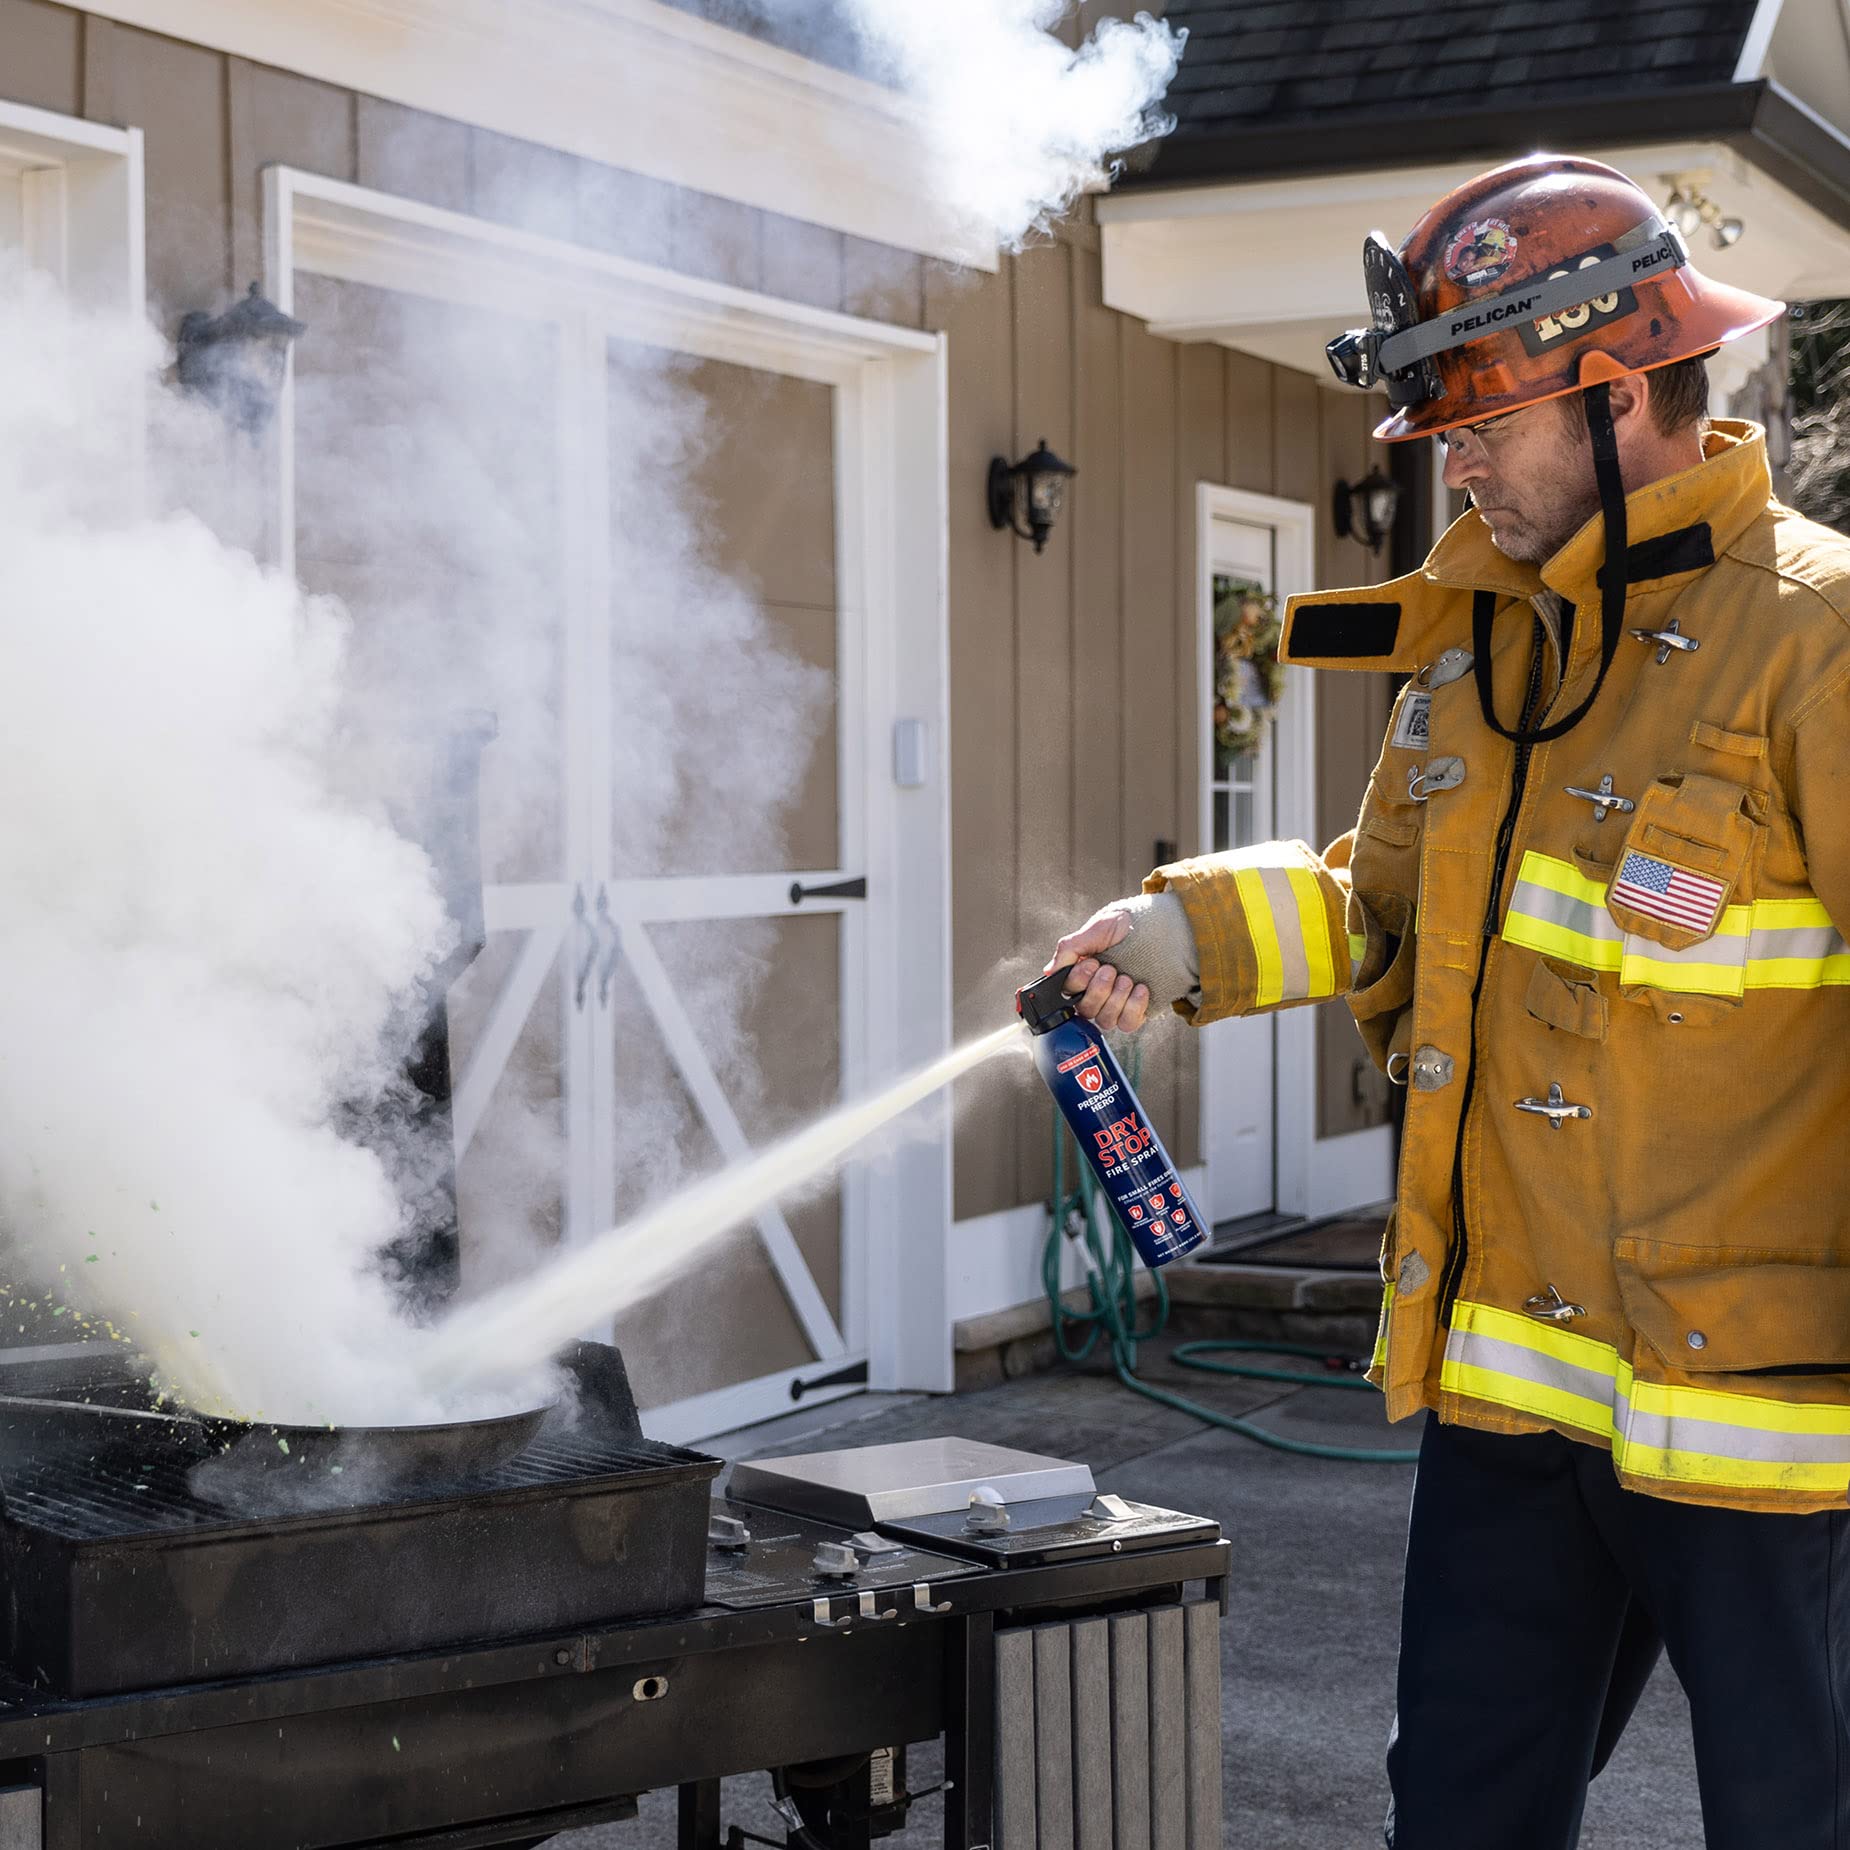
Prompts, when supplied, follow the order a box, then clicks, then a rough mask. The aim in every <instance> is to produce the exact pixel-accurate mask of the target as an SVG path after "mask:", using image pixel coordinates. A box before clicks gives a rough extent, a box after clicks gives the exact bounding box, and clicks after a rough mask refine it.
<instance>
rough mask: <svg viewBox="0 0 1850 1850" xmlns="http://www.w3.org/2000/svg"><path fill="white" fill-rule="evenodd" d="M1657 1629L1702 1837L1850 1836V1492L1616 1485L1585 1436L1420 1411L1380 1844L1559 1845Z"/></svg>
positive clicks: (1844, 1841) (1542, 1848)
mask: <svg viewBox="0 0 1850 1850" xmlns="http://www.w3.org/2000/svg"><path fill="white" fill-rule="evenodd" d="M1660 1647H1661V1648H1662V1649H1663V1650H1666V1651H1667V1652H1668V1653H1669V1656H1670V1662H1671V1664H1672V1665H1673V1666H1674V1668H1675V1670H1676V1673H1677V1675H1678V1677H1679V1678H1680V1679H1681V1681H1682V1684H1683V1688H1684V1690H1685V1692H1686V1693H1687V1695H1688V1697H1689V1705H1690V1710H1691V1713H1692V1718H1693V1723H1694V1730H1695V1748H1696V1774H1697V1780H1698V1784H1699V1786H1700V1788H1701V1795H1702V1820H1703V1828H1704V1838H1705V1843H1706V1846H1707V1850H1850V1510H1845V1511H1837V1510H1831V1511H1827V1512H1824V1513H1821V1514H1817V1515H1809V1516H1772V1515H1756V1514H1751V1513H1748V1512H1746V1511H1741V1510H1718V1509H1707V1508H1701V1507H1698V1506H1696V1505H1694V1504H1688V1503H1670V1502H1666V1501H1665V1500H1664V1499H1662V1498H1660V1497H1647V1496H1642V1495H1640V1494H1639V1493H1638V1492H1636V1491H1629V1490H1622V1489H1620V1488H1619V1485H1618V1482H1617V1480H1616V1479H1615V1478H1614V1476H1613V1472H1612V1461H1611V1459H1610V1458H1609V1457H1608V1456H1607V1455H1606V1453H1605V1452H1604V1451H1602V1450H1600V1449H1598V1448H1596V1447H1594V1446H1590V1445H1579V1444H1576V1443H1575V1442H1574V1441H1572V1440H1569V1439H1563V1438H1560V1437H1558V1436H1557V1435H1555V1434H1552V1433H1544V1434H1533V1435H1531V1434H1522V1435H1512V1434H1507V1433H1483V1432H1473V1431H1471V1430H1469V1429H1468V1428H1465V1427H1462V1426H1442V1425H1440V1423H1439V1422H1438V1420H1436V1419H1430V1418H1429V1419H1428V1421H1427V1424H1426V1432H1425V1436H1424V1438H1423V1439H1422V1440H1421V1442H1420V1462H1419V1473H1418V1476H1417V1478H1416V1480H1415V1483H1414V1490H1413V1515H1412V1520H1411V1522H1410V1524H1409V1527H1408V1535H1407V1580H1406V1591H1405V1594H1404V1596H1403V1602H1402V1608H1401V1632H1400V1678H1399V1690H1398V1696H1399V1711H1400V1712H1399V1716H1398V1718H1397V1720H1396V1722H1395V1732H1394V1736H1393V1739H1392V1740H1391V1741H1390V1743H1389V1746H1388V1779H1389V1784H1390V1786H1391V1787H1392V1791H1393V1806H1392V1810H1391V1812H1390V1814H1389V1818H1388V1829H1387V1841H1388V1843H1389V1844H1390V1845H1391V1846H1392V1850H1572V1846H1573V1845H1574V1843H1575V1841H1576V1840H1577V1838H1578V1836H1579V1833H1580V1814H1581V1811H1582V1808H1583V1807H1584V1806H1585V1804H1586V1796H1587V1782H1588V1781H1589V1780H1590V1779H1591V1778H1592V1777H1593V1775H1594V1774H1595V1773H1597V1772H1598V1771H1599V1769H1600V1767H1601V1766H1602V1765H1603V1764H1604V1763H1605V1759H1606V1756H1607V1755H1608V1754H1609V1753H1610V1752H1611V1751H1612V1748H1613V1745H1614V1744H1615V1743H1616V1742H1617V1740H1618V1738H1619V1735H1620V1733H1621V1732H1622V1731H1623V1729H1624V1727H1625V1722H1626V1719H1627V1717H1628V1716H1629V1715H1630V1714H1631V1711H1632V1706H1633V1704H1634V1703H1635V1702H1636V1701H1637V1699H1638V1696H1639V1694H1640V1693H1641V1691H1642V1690H1643V1688H1644V1686H1645V1683H1646V1681H1647V1680H1648V1678H1649V1676H1650V1673H1651V1668H1652V1666H1653V1664H1654V1663H1655V1662H1656V1659H1657V1655H1658V1652H1659V1649H1660ZM1678 1850H1684V1847H1683V1846H1681V1845H1679V1846H1678ZM1691 1850H1693V1847H1691Z"/></svg>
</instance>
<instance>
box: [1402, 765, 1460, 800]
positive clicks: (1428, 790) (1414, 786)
mask: <svg viewBox="0 0 1850 1850" xmlns="http://www.w3.org/2000/svg"><path fill="white" fill-rule="evenodd" d="M1464 781H1465V761H1464V760H1463V759H1462V758H1429V759H1427V761H1426V762H1425V763H1424V764H1412V765H1409V766H1408V767H1407V795H1408V796H1410V797H1411V798H1412V799H1413V800H1414V802H1416V803H1424V802H1425V801H1426V799H1427V798H1428V797H1430V796H1431V795H1432V794H1433V792H1434V791H1436V790H1456V789H1457V788H1458V786H1459V785H1460V784H1462V783H1463V782H1464Z"/></svg>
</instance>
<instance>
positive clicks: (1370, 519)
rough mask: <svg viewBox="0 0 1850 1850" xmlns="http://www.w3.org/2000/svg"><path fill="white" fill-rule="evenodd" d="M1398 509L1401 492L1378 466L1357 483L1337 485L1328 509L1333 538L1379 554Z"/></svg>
mask: <svg viewBox="0 0 1850 1850" xmlns="http://www.w3.org/2000/svg"><path fill="white" fill-rule="evenodd" d="M1399 507H1400V490H1399V488H1398V487H1397V486H1396V485H1395V484H1394V483H1393V482H1391V481H1390V480H1389V479H1388V478H1387V476H1386V475H1384V474H1383V473H1382V471H1381V465H1380V464H1379V463H1377V464H1376V465H1375V466H1374V467H1373V468H1372V469H1370V470H1369V472H1368V473H1367V474H1366V475H1365V476H1363V477H1362V479H1361V480H1360V481H1359V482H1338V483H1337V484H1336V493H1335V496H1334V497H1333V499H1332V501H1331V505H1330V514H1331V518H1332V519H1333V520H1334V521H1335V523H1336V537H1337V538H1338V539H1339V540H1346V539H1357V540H1360V541H1361V542H1362V544H1363V545H1364V546H1366V547H1367V548H1368V550H1369V551H1370V552H1379V551H1380V550H1381V542H1382V541H1383V540H1385V539H1386V538H1387V536H1388V535H1389V534H1390V533H1392V532H1393V530H1394V515H1395V513H1396V511H1397V510H1398V509H1399Z"/></svg>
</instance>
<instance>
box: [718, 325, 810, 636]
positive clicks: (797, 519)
mask: <svg viewBox="0 0 1850 1850" xmlns="http://www.w3.org/2000/svg"><path fill="white" fill-rule="evenodd" d="M682 377H683V378H684V381H685V385H686V389H687V390H688V391H689V392H691V393H693V394H695V395H696V396H697V397H698V398H699V399H700V400H701V401H702V402H703V403H704V405H705V407H706V420H707V421H706V426H705V429H704V431H703V432H702V433H701V438H700V441H699V443H698V445H697V447H696V453H695V456H694V459H693V466H692V469H691V472H690V477H689V487H690V489H691V490H692V492H693V494H694V495H695V496H696V497H697V500H698V503H699V505H700V506H701V507H702V508H704V509H705V510H706V513H705V518H704V521H703V525H704V528H705V534H704V537H705V538H706V540H707V542H708V545H709V556H710V557H711V559H712V560H713V563H714V564H715V565H717V566H718V567H719V569H720V570H721V571H723V572H725V573H726V574H727V575H728V576H729V577H736V578H739V579H741V580H742V581H743V582H744V583H746V584H747V585H749V586H752V587H754V588H755V589H756V591H757V593H758V595H759V596H761V597H763V598H764V599H766V600H767V601H768V602H771V603H777V604H800V605H806V606H808V607H809V608H810V609H813V610H828V611H831V612H832V611H833V610H834V609H835V421H834V420H835V392H834V388H833V387H831V386H827V385H822V384H819V383H817V382H816V381H814V380H810V379H792V378H789V377H788V376H786V375H785V374H782V373H771V372H764V371H761V370H760V369H758V368H756V367H748V366H734V365H731V364H729V363H727V362H724V361H719V360H705V361H702V362H701V363H700V364H699V365H697V366H693V367H690V368H689V369H688V371H687V372H686V373H685V374H684V375H682Z"/></svg>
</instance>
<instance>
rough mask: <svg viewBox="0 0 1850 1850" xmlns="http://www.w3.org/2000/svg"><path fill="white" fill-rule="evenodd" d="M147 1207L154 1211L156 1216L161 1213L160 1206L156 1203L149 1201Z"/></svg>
mask: <svg viewBox="0 0 1850 1850" xmlns="http://www.w3.org/2000/svg"><path fill="white" fill-rule="evenodd" d="M148 1206H149V1207H151V1208H152V1209H153V1210H154V1211H155V1213H156V1214H158V1213H159V1212H160V1211H161V1204H160V1203H159V1202H158V1201H150V1202H149V1203H148Z"/></svg>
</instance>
